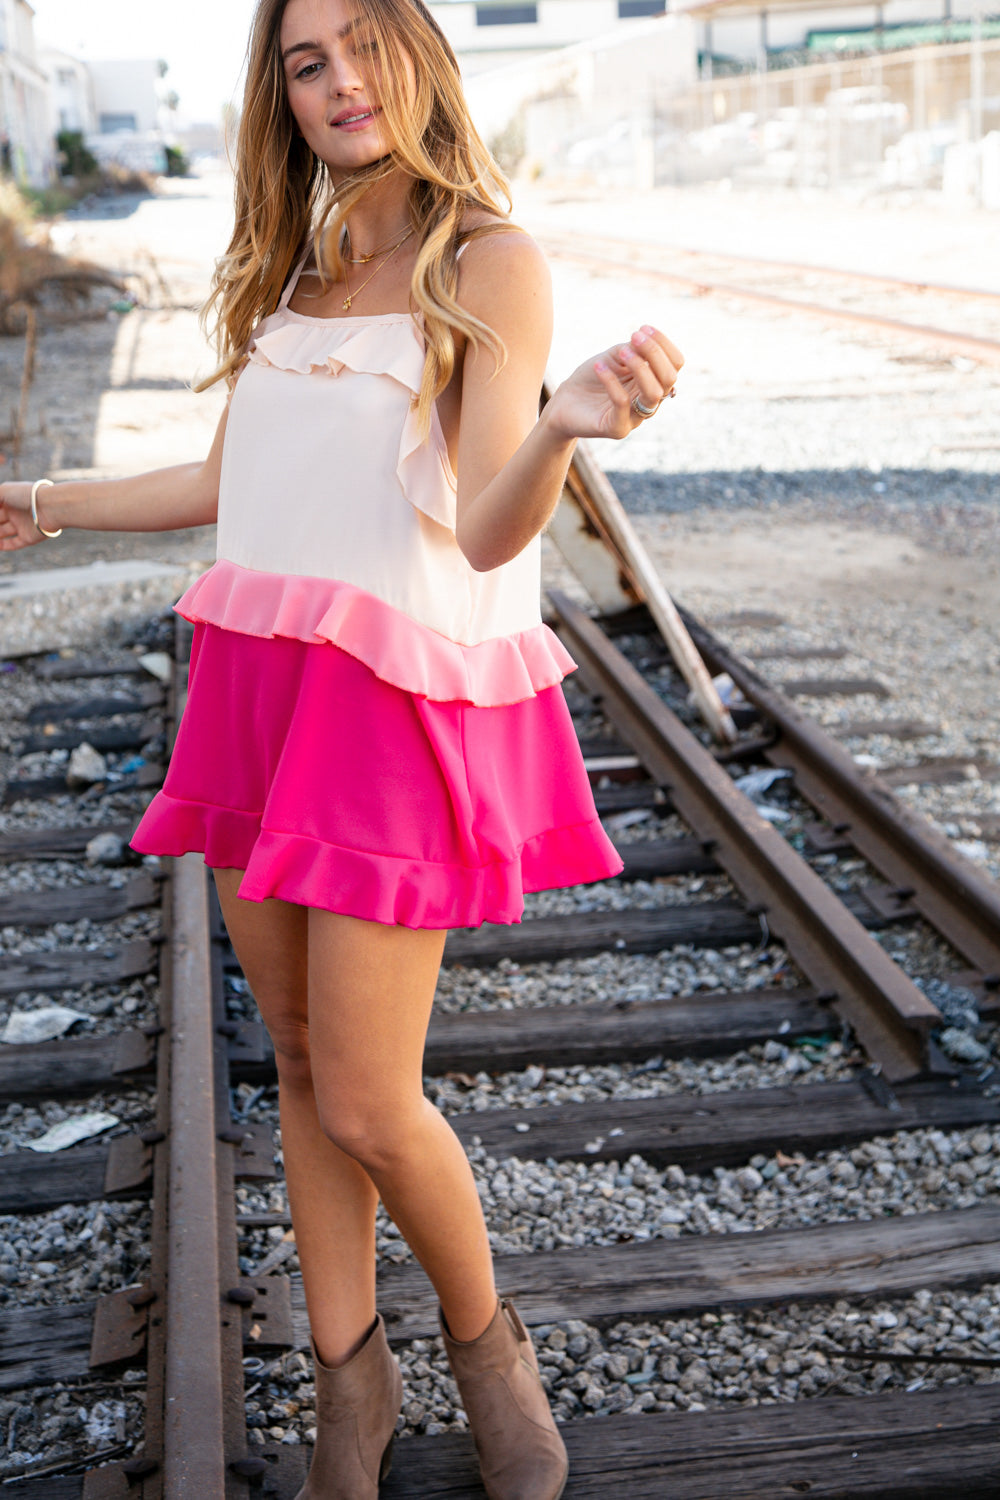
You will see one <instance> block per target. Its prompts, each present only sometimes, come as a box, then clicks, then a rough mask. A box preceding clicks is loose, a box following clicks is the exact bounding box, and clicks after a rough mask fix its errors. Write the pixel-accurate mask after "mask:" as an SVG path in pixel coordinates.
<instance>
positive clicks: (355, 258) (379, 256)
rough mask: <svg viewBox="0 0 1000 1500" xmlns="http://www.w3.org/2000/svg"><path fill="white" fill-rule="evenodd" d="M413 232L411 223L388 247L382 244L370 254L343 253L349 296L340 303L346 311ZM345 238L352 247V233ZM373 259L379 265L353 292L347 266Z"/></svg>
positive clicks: (361, 263)
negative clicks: (401, 235)
mask: <svg viewBox="0 0 1000 1500" xmlns="http://www.w3.org/2000/svg"><path fill="white" fill-rule="evenodd" d="M412 233H413V228H412V225H411V227H410V228H409V229H408V230H407V231H406V233H405V234H404V235H403V237H402V238H401V239H398V240H397V241H396V243H395V244H394V245H392V246H389V247H388V248H387V247H386V246H385V245H380V246H379V248H378V249H377V250H372V251H371V253H370V254H368V255H342V256H341V259H342V260H343V262H344V285H345V286H346V288H347V296H346V297H345V298H344V300H343V302H342V303H341V304H340V305H341V307H342V309H343V310H344V312H348V311H349V310H350V306H351V303H352V302H353V301H354V299H355V297H358V296H360V294H361V293H362V292H363V291H364V289H365V287H366V286H367V285H368V283H369V282H370V281H374V280H375V277H376V276H377V275H378V273H379V272H380V271H381V269H382V267H383V266H387V265H388V264H389V262H390V261H391V260H392V257H393V256H394V255H395V253H396V251H397V250H399V249H400V248H401V247H402V246H403V245H405V244H406V241H407V240H408V239H409V238H410V235H411V234H412ZM345 239H346V247H347V248H348V249H349V248H350V244H351V238H350V235H349V234H347V233H346V232H345ZM373 260H377V261H378V265H377V266H376V267H375V269H374V271H372V272H371V273H370V275H368V276H366V277H365V279H364V281H363V282H362V283H361V285H360V286H359V287H358V288H357V289H356V290H355V291H353V292H352V291H351V283H350V279H349V278H348V275H347V267H348V266H366V265H368V264H369V262H370V261H373Z"/></svg>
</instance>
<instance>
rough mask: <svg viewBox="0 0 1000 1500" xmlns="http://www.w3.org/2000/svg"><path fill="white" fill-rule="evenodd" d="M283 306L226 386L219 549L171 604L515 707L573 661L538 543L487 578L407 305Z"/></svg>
mask: <svg viewBox="0 0 1000 1500" xmlns="http://www.w3.org/2000/svg"><path fill="white" fill-rule="evenodd" d="M301 270H302V266H301V265H300V266H299V267H298V268H297V270H296V272H295V274H293V276H292V277H291V279H290V281H289V283H288V286H287V288H286V290H285V292H284V294H283V296H282V298H281V302H280V304H279V306H278V308H277V309H276V311H275V312H273V313H272V314H271V315H270V316H269V317H267V318H264V319H263V320H262V321H261V323H260V324H259V325H258V327H257V330H256V334H255V337H254V339H253V342H252V344H251V347H250V351H249V357H248V360H247V363H246V364H245V365H244V367H243V369H242V371H241V372H240V375H239V379H238V380H237V381H236V384H235V388H234V390H233V395H232V401H231V405H230V411H229V419H228V422H227V427H226V437H225V445H224V449H223V457H222V473H221V480H220V487H219V516H218V549H217V560H216V562H215V563H214V564H213V566H212V567H211V568H210V569H209V571H208V572H207V573H204V574H203V575H202V576H201V578H199V579H198V580H197V581H196V582H195V583H194V584H193V585H192V587H191V588H189V589H188V591H187V592H186V593H185V594H184V596H183V597H182V599H181V600H180V601H179V603H178V605H177V609H178V611H179V612H180V613H181V614H182V615H184V616H185V617H186V618H187V619H189V620H192V621H201V622H204V623H209V624H213V625H219V626H221V627H223V628H224V629H227V630H233V631H237V632H241V633H243V634H248V635H254V636H290V637H292V638H294V639H297V640H303V641H309V642H315V643H317V644H322V643H324V642H326V643H332V644H334V645H336V646H338V647H340V648H341V649H342V650H344V651H347V652H349V653H350V654H351V655H352V656H355V657H356V658H358V659H359V660H361V661H363V662H364V663H365V664H366V665H367V666H369V667H370V668H371V669H372V670H373V671H374V672H375V673H376V674H377V675H378V676H379V677H380V678H382V679H383V680H384V681H386V682H389V683H392V684H393V685H394V686H396V687H400V688H403V689H405V690H406V691H408V692H412V693H415V694H418V695H420V696H422V697H426V698H431V699H435V700H439V701H452V700H460V701H464V702H469V703H476V704H482V705H499V704H505V703H515V702H520V701H522V700H523V699H525V698H529V697H532V696H533V695H534V694H536V693H537V692H539V691H541V690H542V689H543V688H547V687H551V686H553V685H554V684H555V683H557V682H559V681H561V680H562V678H563V677H564V676H565V675H566V673H567V672H569V671H571V670H572V669H573V667H574V665H575V664H574V662H573V660H572V658H571V657H570V656H569V654H568V653H567V652H566V650H565V648H564V647H563V646H562V644H561V642H560V641H559V640H558V639H557V637H556V636H555V635H554V634H553V633H552V631H550V630H549V629H548V627H547V626H546V625H544V624H543V622H542V619H541V613H540V605H539V595H540V539H539V538H538V537H535V538H534V539H533V541H531V542H529V544H528V545H527V547H525V548H524V550H523V551H522V552H521V553H519V554H518V556H517V557H515V558H513V559H512V560H511V561H510V562H507V563H504V564H503V565H502V566H500V567H498V568H494V569H492V570H491V571H490V572H487V573H477V572H476V570H475V569H474V568H472V567H471V565H470V564H469V563H468V562H467V560H466V558H465V557H464V555H463V553H462V551H461V549H460V548H459V546H458V543H457V541H456V539H455V521H456V479H455V475H454V472H453V471H452V468H451V464H450V462H449V458H448V453H447V449H446V446H445V441H444V435H443V433H442V430H441V425H440V422H439V420H438V416H437V412H436V411H435V412H434V414H433V417H432V421H431V426H430V431H429V433H428V434H427V436H423V435H422V434H421V432H420V429H419V426H418V422H417V414H416V398H417V395H418V393H419V390H420V383H421V378H422V375H423V368H424V344H423V339H422V335H421V330H420V325H419V322H418V321H417V320H416V319H415V318H414V317H413V316H411V315H410V314H409V313H383V314H375V315H373V316H368V317H365V316H360V317H355V316H349V317H342V318H313V317H309V316H306V315H305V314H302V313H297V312H294V311H293V310H292V309H291V308H290V307H289V306H288V302H289V299H290V297H291V295H292V291H293V289H294V287H295V284H296V282H297V280H298V276H299V274H300V273H301Z"/></svg>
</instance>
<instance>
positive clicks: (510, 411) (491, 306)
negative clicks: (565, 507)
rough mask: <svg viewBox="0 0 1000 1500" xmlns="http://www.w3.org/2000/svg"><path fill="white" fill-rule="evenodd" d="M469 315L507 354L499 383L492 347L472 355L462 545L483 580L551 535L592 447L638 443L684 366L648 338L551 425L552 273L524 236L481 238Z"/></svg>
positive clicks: (463, 435)
mask: <svg viewBox="0 0 1000 1500" xmlns="http://www.w3.org/2000/svg"><path fill="white" fill-rule="evenodd" d="M461 267H462V269H461V278H460V283H459V295H460V298H461V301H462V305H463V306H464V307H465V308H466V309H467V311H469V312H471V313H472V314H473V315H474V316H475V317H477V318H479V319H480V320H481V322H483V323H485V324H486V325H487V326H488V327H490V328H492V329H493V330H494V331H495V332H496V333H497V334H498V335H499V337H500V338H501V339H502V340H503V342H504V345H505V346H506V349H507V363H506V364H505V365H504V367H503V369H502V370H501V371H500V372H499V373H498V374H497V373H495V366H494V360H493V356H492V354H491V353H490V351H489V349H487V348H484V347H473V346H472V345H471V344H470V346H469V347H468V349H467V351H466V355H465V364H464V368H463V372H462V405H461V416H460V420H459V433H458V525H457V531H456V536H457V540H458V544H459V546H460V547H461V549H462V551H463V553H464V554H465V556H466V557H467V558H468V560H469V562H470V563H471V564H472V566H473V567H474V568H475V569H477V571H479V572H486V571H488V570H489V569H490V568H496V567H499V566H500V565H501V564H502V563H505V562H509V561H510V560H511V558H513V557H516V556H517V554H518V553H519V552H520V551H522V549H523V548H524V547H526V546H527V544H528V542H530V541H531V539H532V537H533V536H535V535H536V534H537V533H538V532H539V531H541V530H542V528H543V526H545V524H546V522H547V521H548V520H549V517H550V516H551V515H552V512H553V511H554V510H555V507H556V505H557V503H558V501H559V496H560V495H561V493H562V488H563V484H564V481H565V479H566V472H567V470H568V468H569V465H570V460H571V459H572V457H573V450H574V448H575V446H576V442H577V439H578V438H581V437H610V438H621V437H626V436H627V435H628V433H630V432H632V431H634V429H635V428H636V427H637V426H638V424H639V422H640V421H641V420H643V419H642V417H641V415H640V414H639V413H638V412H636V410H635V408H634V407H633V405H632V401H633V399H634V398H636V399H638V400H639V401H640V402H641V403H642V404H643V405H645V406H647V407H655V406H656V405H657V403H658V402H659V401H661V400H662V399H663V397H664V396H665V395H666V393H667V392H668V391H669V390H670V389H672V387H673V384H674V382H675V381H676V379H677V374H678V371H679V370H680V368H681V365H682V364H683V362H684V361H683V357H682V355H681V353H680V350H678V349H677V348H676V347H675V346H674V345H673V344H671V342H670V340H669V339H667V338H666V337H665V336H664V335H663V334H662V333H659V332H657V330H656V329H653V328H649V327H646V328H643V329H640V330H639V331H638V332H636V333H634V334H633V335H632V338H631V340H629V342H628V343H626V344H619V345H615V346H614V347H613V348H612V349H608V350H605V351H604V352H603V353H602V354H600V355H595V357H594V358H593V359H592V360H587V361H585V362H584V364H582V365H581V366H580V367H579V369H577V370H575V371H574V373H573V374H572V375H571V376H570V377H569V378H568V380H564V381H563V383H562V384H561V385H560V386H558V387H557V389H556V390H555V391H554V392H553V394H552V397H551V399H550V401H549V402H548V403H547V404H546V406H545V409H544V411H543V412H542V414H541V416H539V415H538V396H539V391H540V390H541V386H542V381H543V379H544V377H545V366H546V362H547V360H548V356H549V346H550V343H551V339H552V293H551V283H550V279H549V271H548V266H547V265H546V263H545V259H544V257H543V256H542V253H541V251H540V250H539V249H538V247H537V245H535V244H534V242H533V241H532V240H531V239H529V238H528V236H527V235H523V234H511V233H504V234H497V235H489V236H483V237H481V238H479V239H476V240H472V241H471V242H470V243H469V247H468V249H467V250H466V251H465V253H464V255H463V257H462V262H461Z"/></svg>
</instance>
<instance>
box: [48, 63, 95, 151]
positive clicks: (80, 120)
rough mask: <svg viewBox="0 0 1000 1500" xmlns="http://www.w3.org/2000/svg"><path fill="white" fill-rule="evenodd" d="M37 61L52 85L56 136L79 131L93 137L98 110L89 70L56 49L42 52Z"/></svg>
mask: <svg viewBox="0 0 1000 1500" xmlns="http://www.w3.org/2000/svg"><path fill="white" fill-rule="evenodd" d="M38 61H39V63H40V64H41V67H42V69H43V71H44V73H45V75H46V77H47V79H48V83H49V124H50V128H51V131H52V134H53V135H58V133H59V131H61V130H77V131H79V132H80V134H81V135H91V134H93V132H94V131H96V129H97V107H96V105H95V103H94V88H93V83H92V82H91V77H90V69H89V68H88V66H87V64H86V63H85V62H81V60H80V59H79V58H78V57H71V56H70V54H69V53H68V52H60V51H58V50H57V48H55V47H42V48H40V49H39V53H38Z"/></svg>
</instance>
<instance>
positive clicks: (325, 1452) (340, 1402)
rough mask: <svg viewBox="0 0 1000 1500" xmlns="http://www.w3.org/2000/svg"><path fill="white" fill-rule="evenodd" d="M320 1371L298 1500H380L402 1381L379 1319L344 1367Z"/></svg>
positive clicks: (325, 1368) (383, 1326)
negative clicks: (306, 1470) (311, 1441)
mask: <svg viewBox="0 0 1000 1500" xmlns="http://www.w3.org/2000/svg"><path fill="white" fill-rule="evenodd" d="M313 1361H314V1363H315V1367H316V1446H315V1448H314V1449H313V1457H312V1463H311V1464H310V1466H309V1477H308V1479H307V1480H306V1482H305V1485H304V1487H303V1488H302V1489H301V1490H299V1493H298V1494H297V1495H296V1497H295V1500H376V1497H377V1495H378V1486H379V1480H381V1479H384V1478H385V1476H386V1475H387V1474H388V1472H389V1468H390V1466H391V1463H392V1441H393V1437H394V1436H395V1432H396V1418H397V1417H398V1416H399V1410H400V1407H401V1406H402V1404H403V1378H402V1376H401V1375H400V1373H399V1365H398V1364H397V1363H396V1360H395V1359H394V1358H393V1355H392V1354H391V1352H390V1350H389V1345H388V1343H387V1342H386V1337H385V1324H384V1323H383V1321H382V1318H381V1315H380V1316H379V1317H378V1318H377V1319H376V1321H375V1327H374V1328H373V1329H372V1331H371V1333H370V1334H369V1335H368V1337H367V1339H366V1340H365V1342H364V1343H363V1344H362V1346H361V1348H360V1349H359V1350H358V1352H357V1354H354V1355H352V1356H351V1358H350V1359H349V1360H348V1361H347V1364H346V1365H338V1366H337V1368H336V1369H333V1370H330V1369H328V1368H327V1367H326V1365H322V1364H320V1362H319V1358H318V1356H317V1354H316V1346H315V1344H314V1345H313Z"/></svg>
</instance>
